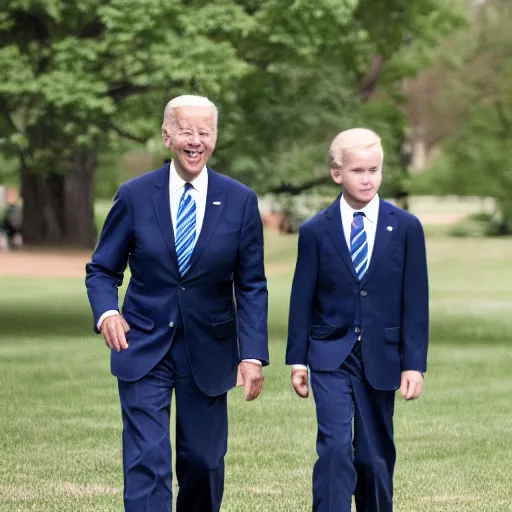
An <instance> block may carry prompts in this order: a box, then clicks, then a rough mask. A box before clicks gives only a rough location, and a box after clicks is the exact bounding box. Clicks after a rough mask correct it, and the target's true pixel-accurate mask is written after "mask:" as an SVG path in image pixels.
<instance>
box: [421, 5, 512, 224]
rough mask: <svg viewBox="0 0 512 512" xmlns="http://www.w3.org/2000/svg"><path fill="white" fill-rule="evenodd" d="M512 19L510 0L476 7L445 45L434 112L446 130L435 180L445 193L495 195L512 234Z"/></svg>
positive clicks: (443, 135)
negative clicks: (466, 23)
mask: <svg viewBox="0 0 512 512" xmlns="http://www.w3.org/2000/svg"><path fill="white" fill-rule="evenodd" d="M511 23H512V5H511V4H510V2H508V1H506V0H487V1H486V2H483V3H480V4H478V6H476V7H474V8H473V10H472V22H471V25H470V27H469V29H468V30H465V31H461V32H459V33H457V34H455V35H454V37H452V38H450V39H449V40H448V41H447V43H446V44H445V45H444V49H445V50H447V51H445V53H444V55H443V56H442V57H441V58H440V62H439V64H438V66H437V75H438V79H439V80H440V81H441V82H442V84H443V88H442V92H441V93H440V94H439V96H438V98H437V100H438V101H437V104H436V105H435V108H434V109H433V111H432V116H433V119H437V120H438V122H439V121H441V122H443V123H444V130H443V131H441V132H440V134H441V140H442V144H441V147H442V150H443V153H442V157H441V158H440V159H439V160H438V161H437V162H436V163H435V164H434V166H433V171H432V172H433V173H434V174H433V177H432V179H431V181H434V185H435V187H436V189H437V190H438V191H439V192H441V193H443V192H444V193H447V194H459V195H480V196H492V197H494V198H495V199H496V201H497V205H498V208H499V213H500V220H499V226H498V231H499V232H500V233H502V234H505V233H512V164H511V163H510V145H511V143H512V60H511V58H510V48H512V34H511V32H510V25H511Z"/></svg>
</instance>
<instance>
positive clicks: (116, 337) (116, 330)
mask: <svg viewBox="0 0 512 512" xmlns="http://www.w3.org/2000/svg"><path fill="white" fill-rule="evenodd" d="M129 330H130V326H129V325H128V323H127V322H126V320H125V319H124V318H123V317H122V316H121V315H112V316H107V318H105V319H104V320H103V322H101V334H103V338H104V339H105V343H106V344H107V347H108V348H111V349H112V350H115V351H116V352H120V351H121V350H126V349H127V348H128V343H127V342H126V333H127V332H128V331H129Z"/></svg>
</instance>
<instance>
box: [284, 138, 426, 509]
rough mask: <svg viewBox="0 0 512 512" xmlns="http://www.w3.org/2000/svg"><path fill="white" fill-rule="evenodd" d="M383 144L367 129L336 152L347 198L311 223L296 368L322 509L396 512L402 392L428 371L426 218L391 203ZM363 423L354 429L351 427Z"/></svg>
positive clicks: (292, 344) (294, 333)
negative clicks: (310, 409) (396, 433)
mask: <svg viewBox="0 0 512 512" xmlns="http://www.w3.org/2000/svg"><path fill="white" fill-rule="evenodd" d="M383 156H384V154H383V150H382V147H381V143H380V138H379V137H378V136H377V135H376V134H375V133H374V132H372V131H370V130H367V129H363V128H358V129H352V130H347V131H345V132H342V133H340V134H339V135H338V136H337V137H336V138H335V139H334V141H333V143H332V145H331V148H330V158H331V175H332V178H333V180H334V182H335V183H336V184H338V185H341V187H342V194H340V196H338V198H337V199H336V200H335V201H334V203H333V204H332V205H331V206H329V207H328V208H327V209H325V210H324V211H322V212H320V213H319V214H317V215H316V216H315V217H313V218H312V219H311V220H309V221H308V222H306V223H305V224H304V225H303V226H301V228H300V233H299V251H298V257H297V266H296V269H295V276H294V280H293V287H292V295H291V304H290V319H289V332H288V346H287V355H286V362H287V364H290V365H293V366H292V386H293V388H294V389H295V391H296V393H297V394H298V395H299V396H301V397H307V395H308V370H307V367H306V365H308V366H309V369H310V378H311V386H312V389H313V395H314V398H315V403H316V412H317V421H318V436H317V452H318V460H317V462H316V464H315V467H314V470H313V510H314V511H317V512H350V510H351V502H352V496H353V495H355V501H356V507H357V510H358V512H391V510H392V498H393V470H394V465H395V458H396V452H395V445H394V442H393V411H394V401H395V391H396V389H398V388H400V392H401V393H402V395H403V396H404V397H405V398H406V399H407V400H412V399H415V398H418V397H419V396H420V394H421V392H422V388H423V374H424V372H425V371H426V367H427V345H428V324H429V321H428V278H427V264H426V255H425V239H424V234H423V229H422V227H421V224H420V222H419V221H418V219H417V218H416V217H414V216H413V215H411V214H410V213H408V212H405V211H403V210H400V209H399V208H396V207H395V206H393V205H391V204H390V203H387V202H385V201H383V200H381V199H380V198H379V196H378V190H379V187H380V184H381V181H382V163H383ZM352 426H353V427H352Z"/></svg>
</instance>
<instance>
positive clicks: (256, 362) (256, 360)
mask: <svg viewBox="0 0 512 512" xmlns="http://www.w3.org/2000/svg"><path fill="white" fill-rule="evenodd" d="M242 363H255V364H259V365H260V366H262V362H261V361H260V360H259V359H243V360H242Z"/></svg>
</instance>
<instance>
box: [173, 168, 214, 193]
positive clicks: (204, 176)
mask: <svg viewBox="0 0 512 512" xmlns="http://www.w3.org/2000/svg"><path fill="white" fill-rule="evenodd" d="M185 183H187V182H186V181H185V180H183V179H182V178H181V177H180V176H179V175H178V173H177V172H176V167H174V161H171V164H170V168H169V189H170V192H171V195H172V194H174V193H175V192H178V191H179V190H181V189H182V188H183V187H184V186H185ZM190 184H191V185H192V186H193V187H194V189H195V190H197V191H198V192H201V193H206V190H207V189H208V170H207V169H206V166H204V167H203V168H202V170H201V172H200V173H199V174H198V175H197V176H196V177H195V178H194V179H193V180H192V181H191V182H190Z"/></svg>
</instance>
